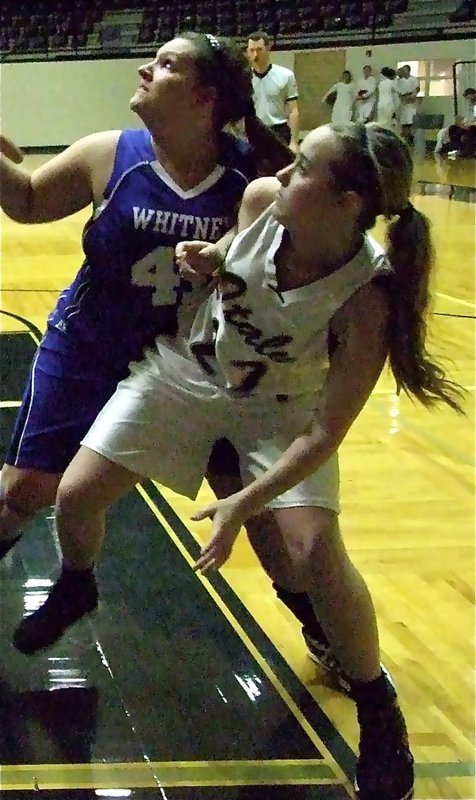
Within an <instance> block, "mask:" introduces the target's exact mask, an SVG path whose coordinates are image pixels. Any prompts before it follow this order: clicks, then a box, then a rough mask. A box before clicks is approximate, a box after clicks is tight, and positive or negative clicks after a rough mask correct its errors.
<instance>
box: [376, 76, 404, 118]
mask: <svg viewBox="0 0 476 800" xmlns="http://www.w3.org/2000/svg"><path fill="white" fill-rule="evenodd" d="M380 74H381V76H382V79H381V81H380V83H379V85H378V89H377V94H378V100H377V121H378V124H379V125H383V126H384V127H385V128H394V127H395V125H396V122H397V110H398V106H399V97H398V92H397V86H396V82H395V78H396V75H397V73H396V71H395V70H394V69H392V68H391V67H383V69H382V70H381V71H380Z"/></svg>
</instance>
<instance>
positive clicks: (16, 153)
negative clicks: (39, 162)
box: [0, 133, 24, 164]
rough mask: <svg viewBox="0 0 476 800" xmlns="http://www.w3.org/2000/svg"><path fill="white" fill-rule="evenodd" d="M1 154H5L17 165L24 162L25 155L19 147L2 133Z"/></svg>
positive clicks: (0, 135) (0, 137) (0, 140)
mask: <svg viewBox="0 0 476 800" xmlns="http://www.w3.org/2000/svg"><path fill="white" fill-rule="evenodd" d="M0 153H3V155H4V156H6V157H7V158H9V159H10V161H13V162H14V163H15V164H21V162H22V161H23V158H24V155H23V153H22V151H21V150H20V148H19V147H17V146H16V144H14V142H12V140H11V139H9V138H8V136H5V135H4V134H3V133H0Z"/></svg>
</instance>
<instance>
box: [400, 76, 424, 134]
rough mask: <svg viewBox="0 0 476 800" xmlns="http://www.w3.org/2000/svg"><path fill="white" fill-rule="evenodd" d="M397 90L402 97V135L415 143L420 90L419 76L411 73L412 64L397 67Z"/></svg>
mask: <svg viewBox="0 0 476 800" xmlns="http://www.w3.org/2000/svg"><path fill="white" fill-rule="evenodd" d="M396 86H397V92H398V94H399V97H400V106H399V108H398V121H399V123H400V125H401V129H402V131H401V132H402V136H403V138H404V139H406V141H407V142H408V143H409V144H412V143H413V121H414V119H415V116H416V113H417V97H418V92H419V91H420V82H419V80H418V78H415V76H414V75H412V74H411V73H410V65H409V64H405V65H404V66H403V67H399V69H397V83H396Z"/></svg>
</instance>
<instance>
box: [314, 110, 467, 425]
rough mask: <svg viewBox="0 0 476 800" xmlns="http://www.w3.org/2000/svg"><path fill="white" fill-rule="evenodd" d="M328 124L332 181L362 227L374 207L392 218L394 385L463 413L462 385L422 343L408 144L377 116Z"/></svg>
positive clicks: (420, 268)
mask: <svg viewBox="0 0 476 800" xmlns="http://www.w3.org/2000/svg"><path fill="white" fill-rule="evenodd" d="M329 127H330V128H331V129H332V130H333V131H334V133H335V134H336V136H337V137H338V139H339V141H340V144H341V147H342V157H341V158H339V159H338V160H336V161H335V162H333V163H332V164H331V171H332V173H333V175H334V178H335V180H336V183H337V185H338V187H339V188H341V189H342V190H343V191H345V190H353V191H355V192H357V194H359V195H360V197H361V198H362V199H363V201H364V202H363V211H362V214H361V218H360V220H359V224H360V227H361V230H362V231H367V230H369V229H370V228H372V227H373V226H374V224H375V221H376V218H377V216H378V215H380V214H382V215H383V216H384V217H386V218H387V219H388V220H389V221H390V222H389V225H388V228H387V256H388V259H389V261H390V264H391V266H392V268H393V273H392V277H391V279H390V280H389V282H388V286H389V291H390V298H391V302H390V320H389V361H390V366H391V369H392V372H393V374H394V376H395V380H396V381H397V386H398V387H399V388H401V389H403V391H405V392H406V393H407V394H409V395H411V396H413V397H415V398H416V399H417V400H419V401H420V402H421V403H423V405H425V406H433V405H434V404H435V403H437V402H438V401H442V402H444V403H447V405H449V406H451V408H453V409H455V410H456V411H459V412H461V411H462V408H461V398H462V395H463V390H462V388H461V387H460V386H459V385H458V384H456V383H454V382H453V381H450V380H448V379H447V378H446V376H445V372H444V370H443V368H442V367H441V366H440V365H439V364H438V363H436V362H435V361H434V360H433V359H432V358H431V357H430V356H429V354H428V352H427V349H426V340H427V315H428V310H429V305H430V287H429V283H430V275H431V272H432V267H433V261H434V253H433V245H432V240H431V232H430V222H429V220H428V218H427V217H426V216H425V215H424V214H422V213H421V212H420V211H418V210H417V209H416V208H414V206H413V205H412V204H411V202H410V194H411V191H412V181H413V164H412V158H411V155H410V151H409V149H408V146H407V144H406V143H405V142H404V140H403V139H402V138H401V137H400V136H398V135H397V134H396V133H395V132H394V131H392V130H390V129H389V128H384V127H381V126H379V125H377V124H375V123H370V124H368V125H359V124H356V123H352V122H350V123H346V124H343V125H337V124H334V125H330V126H329Z"/></svg>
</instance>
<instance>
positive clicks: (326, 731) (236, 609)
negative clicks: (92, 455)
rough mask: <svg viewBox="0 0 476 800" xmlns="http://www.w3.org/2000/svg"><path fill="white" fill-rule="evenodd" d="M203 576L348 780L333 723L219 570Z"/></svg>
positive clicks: (192, 547) (185, 535)
mask: <svg viewBox="0 0 476 800" xmlns="http://www.w3.org/2000/svg"><path fill="white" fill-rule="evenodd" d="M142 486H143V487H144V489H145V490H146V492H147V493H148V494H149V497H150V498H151V500H152V501H153V502H154V503H156V505H157V507H158V508H159V510H160V512H161V513H162V514H163V516H164V518H165V519H166V520H167V522H168V523H169V525H170V526H171V527H172V528H173V530H174V532H175V534H176V535H177V537H178V538H179V539H180V541H181V542H182V544H183V546H184V547H185V548H186V550H187V551H188V552H189V553H190V554H191V555H192V556H193V558H198V556H199V552H200V546H199V544H198V543H197V541H196V540H195V539H194V538H193V536H192V534H191V533H190V531H189V530H188V528H187V527H186V525H184V523H183V522H182V520H181V519H180V517H179V516H178V515H177V514H176V513H175V511H174V510H173V508H172V506H170V505H169V503H168V502H167V501H166V500H165V498H164V496H163V495H162V494H161V492H160V491H159V489H158V488H157V487H156V486H155V484H154V483H153V482H152V481H150V480H145V481H142ZM207 579H208V580H209V581H210V583H211V585H212V586H213V588H214V590H215V591H216V592H217V594H218V595H219V597H220V598H221V599H222V600H223V602H224V603H225V604H226V606H227V607H228V608H229V610H230V611H231V613H232V614H233V615H234V616H235V617H236V618H237V619H238V621H239V622H240V625H242V627H243V629H244V630H245V631H246V633H247V634H248V636H249V637H250V639H251V641H252V642H253V644H254V645H255V647H256V648H257V650H259V652H260V653H261V654H262V655H263V658H264V659H265V660H266V661H268V662H270V663H272V669H273V671H274V672H275V673H276V675H277V677H278V679H279V681H280V682H281V683H282V684H283V686H284V687H285V688H286V690H287V691H288V692H289V694H290V696H291V697H292V699H293V701H294V702H295V703H296V705H297V707H298V708H299V710H300V711H301V713H302V714H303V716H304V717H305V718H306V719H307V721H308V722H309V723H310V724H311V725H312V727H313V728H314V730H315V732H316V733H317V735H318V736H319V737H320V739H322V741H323V743H324V744H325V746H326V748H327V749H328V750H329V752H330V753H331V755H332V756H333V758H334V759H335V761H336V762H337V764H338V765H339V766H340V767H341V769H342V770H343V772H344V773H345V775H346V777H347V778H348V779H349V780H350V781H352V780H353V778H354V772H355V763H356V756H355V753H354V752H353V751H352V749H351V748H350V747H349V745H348V744H347V742H346V741H345V740H344V739H343V737H342V736H341V734H340V733H339V731H338V730H337V728H336V727H335V725H334V724H333V723H332V722H331V720H330V719H329V717H328V716H327V715H326V714H325V713H324V711H323V710H322V708H321V707H320V706H319V704H318V703H317V701H316V700H315V699H314V697H313V696H312V695H311V693H310V692H309V690H308V689H307V688H306V686H305V685H304V684H303V683H302V682H301V681H300V680H299V678H298V677H297V676H296V674H295V673H294V672H293V670H292V669H291V667H290V666H289V664H288V663H287V661H286V660H285V659H284V658H283V656H282V655H281V653H280V652H279V650H277V649H276V647H275V646H274V644H273V643H272V642H271V640H270V639H269V638H268V637H267V635H266V634H265V632H264V631H263V629H262V628H261V627H260V625H259V624H258V623H257V622H256V620H255V619H254V618H253V617H252V615H251V614H250V612H249V611H248V609H247V608H246V607H245V606H244V605H243V603H242V602H241V600H240V599H239V597H238V596H237V595H236V594H235V592H234V591H233V589H232V588H231V586H230V585H229V584H228V583H227V582H226V581H225V579H224V578H223V577H222V576H221V575H220V574H219V573H215V574H212V575H208V576H207ZM303 695H304V696H303Z"/></svg>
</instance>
